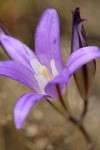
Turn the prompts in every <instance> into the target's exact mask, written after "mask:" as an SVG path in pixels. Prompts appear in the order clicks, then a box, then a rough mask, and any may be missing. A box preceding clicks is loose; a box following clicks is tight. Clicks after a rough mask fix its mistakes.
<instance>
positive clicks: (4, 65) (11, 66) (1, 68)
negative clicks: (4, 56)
mask: <svg viewBox="0 0 100 150" xmlns="http://www.w3.org/2000/svg"><path fill="white" fill-rule="evenodd" d="M0 75H2V76H6V77H8V78H11V79H13V80H16V81H18V82H20V83H23V84H24V85H26V86H28V87H29V88H31V89H32V90H34V91H35V92H38V91H39V87H38V85H37V82H36V80H35V78H34V75H33V73H32V72H31V71H30V70H28V69H27V68H26V67H25V66H23V65H22V64H20V63H18V62H14V61H12V60H8V61H2V62H0Z"/></svg>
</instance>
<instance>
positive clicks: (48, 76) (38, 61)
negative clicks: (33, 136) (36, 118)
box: [0, 8, 100, 129]
mask: <svg viewBox="0 0 100 150" xmlns="http://www.w3.org/2000/svg"><path fill="white" fill-rule="evenodd" d="M59 28H60V26H59V17H58V15H57V12H56V10H55V9H52V8H51V9H47V10H46V11H45V12H44V13H43V14H42V16H41V18H40V20H39V23H38V25H37V28H36V33H35V53H34V52H33V51H32V50H30V48H28V47H27V46H26V45H25V44H23V43H22V42H20V41H19V40H17V39H15V38H13V37H11V36H9V35H4V34H2V33H1V34H0V43H1V46H2V47H3V48H4V50H5V51H6V52H7V53H8V55H9V56H10V57H11V59H10V60H6V61H1V62H0V75H3V76H6V77H9V78H11V79H13V80H16V81H18V82H20V83H23V84H24V85H26V86H28V87H29V88H30V89H32V90H33V92H30V93H26V94H25V95H23V96H21V97H20V98H19V100H18V101H17V102H16V104H15V108H14V121H15V125H16V128H17V129H19V128H21V127H22V125H23V123H24V121H25V119H26V117H27V115H28V113H29V111H30V109H31V108H32V106H34V105H35V104H36V103H37V102H38V101H40V100H41V99H49V98H50V100H51V99H54V98H56V97H57V96H58V95H59V91H60V92H61V94H63V92H64V89H65V86H66V85H67V84H68V81H69V80H70V78H71V76H72V74H73V73H75V71H76V70H77V69H78V68H80V67H81V66H83V65H84V64H86V63H87V62H89V61H91V60H93V59H95V58H97V57H100V50H99V48H98V47H96V46H87V47H84V48H81V49H78V50H77V51H75V52H73V53H72V54H71V55H70V56H69V59H68V61H67V63H66V65H64V64H63V61H62V56H61V50H60V29H59ZM58 88H59V89H58Z"/></svg>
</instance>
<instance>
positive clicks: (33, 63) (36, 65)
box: [30, 58, 42, 75]
mask: <svg viewBox="0 0 100 150" xmlns="http://www.w3.org/2000/svg"><path fill="white" fill-rule="evenodd" d="M30 64H31V66H32V68H33V70H34V71H35V74H37V75H38V74H40V72H39V68H40V66H42V65H41V64H40V62H39V61H38V60H37V59H36V58H33V59H31V60H30Z"/></svg>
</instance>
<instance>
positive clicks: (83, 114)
mask: <svg viewBox="0 0 100 150" xmlns="http://www.w3.org/2000/svg"><path fill="white" fill-rule="evenodd" d="M87 109H88V99H85V100H84V107H83V113H82V116H81V119H82V120H83V119H84V117H85V116H86V113H87Z"/></svg>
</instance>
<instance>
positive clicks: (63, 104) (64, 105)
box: [56, 84, 68, 112]
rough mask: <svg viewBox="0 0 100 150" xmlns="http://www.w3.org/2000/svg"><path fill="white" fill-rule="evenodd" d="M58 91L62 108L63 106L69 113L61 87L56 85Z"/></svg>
mask: <svg viewBox="0 0 100 150" xmlns="http://www.w3.org/2000/svg"><path fill="white" fill-rule="evenodd" d="M56 89H57V92H58V96H59V100H60V102H61V104H62V106H63V107H64V109H65V110H66V111H67V112H68V109H67V106H66V104H65V102H64V100H63V97H62V94H61V91H60V87H59V85H58V84H56Z"/></svg>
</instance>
